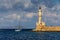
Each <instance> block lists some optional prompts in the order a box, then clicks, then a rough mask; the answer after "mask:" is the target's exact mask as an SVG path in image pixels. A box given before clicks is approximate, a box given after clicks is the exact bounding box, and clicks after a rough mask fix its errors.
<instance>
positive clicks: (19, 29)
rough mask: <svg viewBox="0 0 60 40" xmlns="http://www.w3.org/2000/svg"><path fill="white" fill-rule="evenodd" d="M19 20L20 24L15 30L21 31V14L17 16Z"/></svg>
mask: <svg viewBox="0 0 60 40" xmlns="http://www.w3.org/2000/svg"><path fill="white" fill-rule="evenodd" d="M17 18H18V20H19V22H18V23H19V26H17V29H16V30H15V31H17V32H19V31H21V26H20V16H17Z"/></svg>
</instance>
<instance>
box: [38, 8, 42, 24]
mask: <svg viewBox="0 0 60 40" xmlns="http://www.w3.org/2000/svg"><path fill="white" fill-rule="evenodd" d="M38 24H41V25H42V9H41V7H39V10H38Z"/></svg>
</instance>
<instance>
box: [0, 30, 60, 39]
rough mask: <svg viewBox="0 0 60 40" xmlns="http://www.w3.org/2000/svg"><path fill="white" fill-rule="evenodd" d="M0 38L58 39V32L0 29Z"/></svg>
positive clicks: (59, 35)
mask: <svg viewBox="0 0 60 40" xmlns="http://www.w3.org/2000/svg"><path fill="white" fill-rule="evenodd" d="M0 40H60V32H32V31H19V32H16V31H14V30H11V29H4V30H0Z"/></svg>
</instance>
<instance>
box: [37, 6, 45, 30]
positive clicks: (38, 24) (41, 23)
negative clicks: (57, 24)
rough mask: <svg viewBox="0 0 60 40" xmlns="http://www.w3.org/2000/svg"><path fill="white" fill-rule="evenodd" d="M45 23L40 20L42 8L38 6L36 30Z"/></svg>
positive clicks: (41, 27) (40, 28)
mask: <svg viewBox="0 0 60 40" xmlns="http://www.w3.org/2000/svg"><path fill="white" fill-rule="evenodd" d="M44 26H45V23H44V22H42V9H41V7H39V10H38V21H37V22H36V31H40V30H42V29H43V28H44Z"/></svg>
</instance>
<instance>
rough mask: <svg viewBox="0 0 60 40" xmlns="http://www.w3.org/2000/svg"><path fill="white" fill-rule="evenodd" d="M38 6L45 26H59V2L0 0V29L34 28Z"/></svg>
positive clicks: (54, 0) (52, 0) (45, 0)
mask: <svg viewBox="0 0 60 40" xmlns="http://www.w3.org/2000/svg"><path fill="white" fill-rule="evenodd" d="M39 6H41V7H42V20H43V22H45V23H46V26H60V0H0V28H1V29H3V28H11V29H12V28H17V27H18V26H19V24H20V26H21V28H35V27H36V22H37V20H38V15H37V14H38V9H39Z"/></svg>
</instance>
